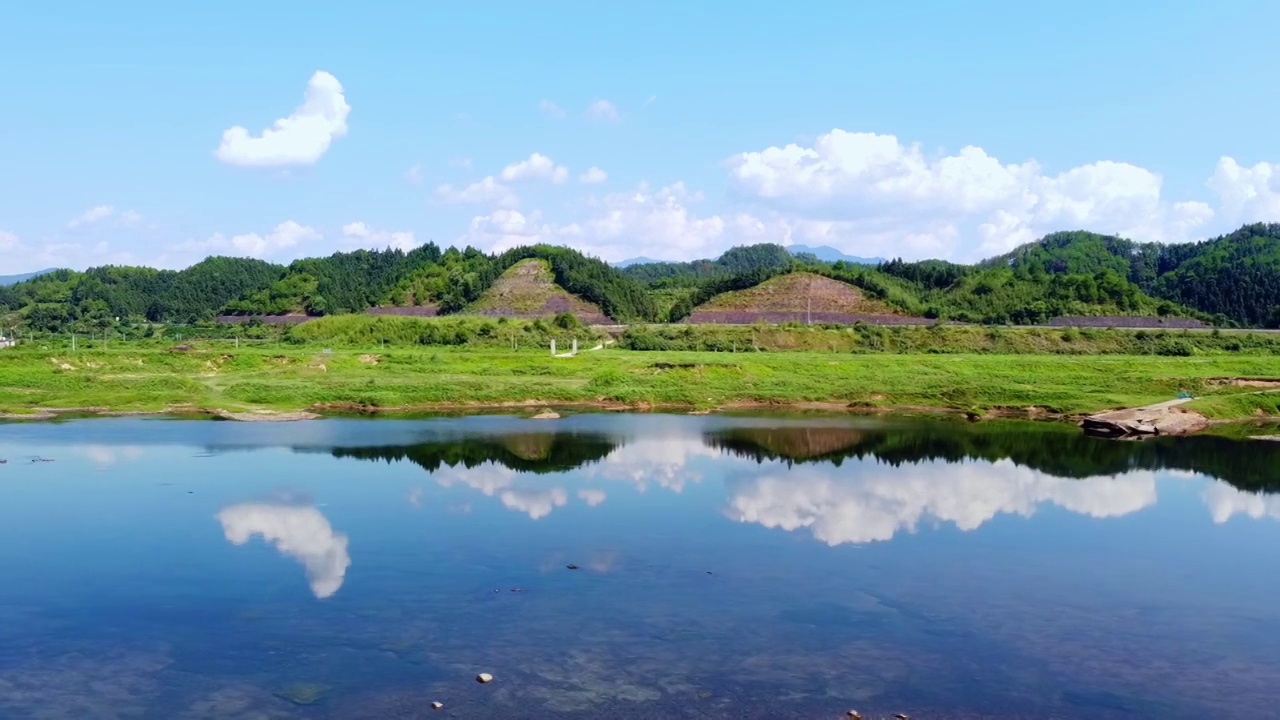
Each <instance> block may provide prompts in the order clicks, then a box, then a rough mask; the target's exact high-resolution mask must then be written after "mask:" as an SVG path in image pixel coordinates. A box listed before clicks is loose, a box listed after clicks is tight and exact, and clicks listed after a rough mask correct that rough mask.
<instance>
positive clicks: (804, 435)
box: [705, 427, 864, 462]
mask: <svg viewBox="0 0 1280 720" xmlns="http://www.w3.org/2000/svg"><path fill="white" fill-rule="evenodd" d="M863 435H864V433H863V432H862V431H861V430H857V429H855V428H848V427H772V428H770V427H744V428H733V429H730V430H724V431H721V432H714V433H708V434H707V435H705V439H706V441H707V444H708V445H710V446H711V447H714V448H719V449H721V450H728V451H729V452H732V453H733V454H735V455H739V456H742V457H749V458H754V459H756V460H779V459H785V460H791V461H794V462H814V461H818V460H835V461H837V462H838V461H839V460H840V459H842V458H844V457H847V456H848V454H849V453H850V452H853V451H854V449H855V448H857V447H858V445H859V444H860V443H861V442H862V441H863V439H864V438H863Z"/></svg>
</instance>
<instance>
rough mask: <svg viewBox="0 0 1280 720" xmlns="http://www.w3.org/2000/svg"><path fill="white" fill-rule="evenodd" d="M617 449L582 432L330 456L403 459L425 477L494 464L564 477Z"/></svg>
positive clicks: (437, 442)
mask: <svg viewBox="0 0 1280 720" xmlns="http://www.w3.org/2000/svg"><path fill="white" fill-rule="evenodd" d="M620 444H621V442H620V441H618V440H615V439H613V438H611V437H609V436H607V435H601V434H598V433H581V432H566V433H555V432H537V433H508V434H503V435H474V436H463V437H457V438H450V439H446V440H434V441H431V442H422V443H415V444H413V445H387V446H383V447H357V448H342V447H339V448H333V450H332V453H333V455H334V457H340V458H358V459H360V460H385V461H387V462H391V461H393V460H408V461H409V462H411V463H414V464H415V465H418V466H419V467H421V468H423V469H424V470H426V471H427V472H435V471H436V470H439V469H440V468H441V467H443V466H448V467H465V468H474V467H477V466H479V465H482V464H484V463H497V464H499V465H502V466H503V467H506V468H509V469H511V470H515V471H518V472H531V473H556V472H567V471H570V470H574V469H576V468H579V467H581V466H583V465H586V464H587V463H592V462H598V461H599V460H601V459H603V458H604V457H606V456H607V455H608V454H609V453H611V452H613V451H614V449H615V448H617V447H618V446H619V445H620Z"/></svg>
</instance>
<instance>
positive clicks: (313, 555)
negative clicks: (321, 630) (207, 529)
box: [218, 503, 351, 599]
mask: <svg viewBox="0 0 1280 720" xmlns="http://www.w3.org/2000/svg"><path fill="white" fill-rule="evenodd" d="M218 522H220V523H222V532H223V534H225V535H226V538H227V540H229V541H230V542H231V543H233V544H235V545H243V544H245V543H246V542H248V541H249V540H250V539H252V538H253V537H254V536H255V535H261V536H262V539H263V540H264V541H266V542H268V543H271V544H272V545H274V546H275V548H276V549H277V550H279V551H280V552H281V553H282V554H284V555H288V556H289V557H292V558H293V559H295V560H297V561H298V562H300V563H302V565H303V567H305V568H306V570H307V581H308V582H309V583H310V585H311V592H312V593H314V594H315V596H316V597H317V598H321V599H323V598H327V597H330V596H332V595H333V594H334V593H336V592H337V591H338V588H341V587H342V581H343V579H344V578H345V576H346V574H347V568H348V567H350V566H351V556H350V555H349V554H348V553H347V536H346V535H343V534H341V533H337V532H334V530H333V527H332V526H330V525H329V520H328V519H327V518H325V516H324V515H323V514H322V513H321V512H320V511H319V510H317V509H316V508H314V507H310V506H306V505H288V504H281V503H241V504H239V505H231V506H229V507H226V508H223V509H222V511H221V512H219V513H218Z"/></svg>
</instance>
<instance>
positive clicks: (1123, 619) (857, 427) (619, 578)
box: [0, 415, 1280, 718]
mask: <svg viewBox="0 0 1280 720" xmlns="http://www.w3.org/2000/svg"><path fill="white" fill-rule="evenodd" d="M0 457H3V458H6V459H7V460H8V462H7V463H6V464H3V465H0V717H3V718H26V717H38V718H116V717H119V718H126V717H127V718H138V717H144V718H413V717H442V716H444V717H555V718H561V717H610V718H627V717H655V718H657V717H699V718H702V717H759V718H786V717H797V718H801V717H803V718H821V717H832V718H835V717H843V716H844V713H845V712H846V711H847V710H849V709H852V708H857V709H859V710H861V711H862V713H863V715H864V716H865V717H876V716H878V715H879V716H886V717H887V716H890V715H891V714H892V713H897V712H904V713H908V714H910V715H912V716H913V717H917V718H937V717H1080V718H1110V717H1166V718H1176V717H1211V716H1225V715H1229V716H1231V717H1235V718H1242V717H1269V716H1274V701H1275V698H1276V697H1277V692H1278V691H1277V688H1280V609H1277V602H1276V599H1275V598H1276V597H1277V592H1278V591H1280V572H1278V571H1277V565H1276V560H1275V557H1276V555H1275V551H1276V548H1277V547H1280V523H1278V522H1277V520H1280V496H1276V495H1270V494H1268V493H1269V492H1272V491H1274V490H1276V489H1277V488H1280V443H1267V442H1261V441H1252V442H1245V441H1232V440H1223V439H1215V438H1184V439H1164V440H1161V441H1158V442H1147V443H1115V442H1108V441H1102V440H1093V439H1088V438H1084V437H1082V436H1080V435H1079V432H1078V430H1076V429H1075V428H1071V427H1058V426H1052V425H1032V424H1014V423H1010V424H988V423H983V424H978V425H967V424H956V423H949V422H920V421H885V420H872V419H856V418H855V419H850V418H840V419H816V418H790V419H781V418H779V419H762V418H739V419H733V418H725V417H715V416H711V417H689V416H679V417H675V416H654V415H645V416H626V415H610V416H576V417H571V418H566V419H563V420H557V421H535V420H523V419H515V418H494V417H489V418H469V419H461V420H457V419H442V420H421V421H391V420H323V421H315V422H306V423H280V424H244V423H229V422H198V421H173V420H135V419H120V420H104V419H98V420H84V421H74V422H65V423H57V424H8V425H0ZM40 459H50V460H52V461H51V462H42V461H39V460H40ZM570 564H573V565H576V566H577V568H578V569H576V570H571V569H569V568H568V567H567V566H568V565H570ZM478 672H489V673H492V674H493V675H494V677H495V680H494V681H493V682H492V683H489V684H487V685H480V684H478V683H476V682H475V681H474V677H475V675H476V673H478ZM432 701H440V702H443V703H445V706H446V707H445V709H444V710H443V711H440V712H433V711H431V710H430V708H429V704H430V703H431V702H432Z"/></svg>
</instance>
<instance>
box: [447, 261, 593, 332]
mask: <svg viewBox="0 0 1280 720" xmlns="http://www.w3.org/2000/svg"><path fill="white" fill-rule="evenodd" d="M470 310H471V312H474V313H476V314H479V315H493V316H501V317H517V318H539V317H546V316H548V315H556V314H558V313H562V312H569V313H573V314H574V315H577V316H578V319H579V320H581V321H582V322H584V323H588V324H609V323H611V322H613V321H612V320H610V319H609V318H608V317H607V316H605V314H604V313H603V312H601V311H600V308H599V307H597V306H596V305H594V304H592V303H589V302H587V301H586V300H583V299H582V298H580V297H577V296H576V295H571V294H569V293H568V292H566V291H565V290H564V288H562V287H560V286H559V285H556V282H555V276H553V275H552V274H551V268H550V266H548V265H547V263H546V261H545V260H538V259H529V260H521V261H520V262H518V263H516V264H515V265H513V266H511V268H510V269H508V270H507V271H506V272H504V273H503V274H502V275H501V276H500V277H499V278H498V279H497V280H496V281H495V282H494V283H493V287H491V288H489V289H488V290H487V291H485V293H484V295H482V296H480V299H479V300H477V301H476V302H475V303H473V304H472V305H471V308H470Z"/></svg>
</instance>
